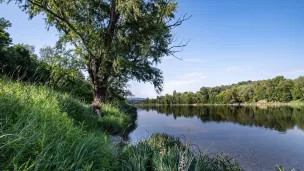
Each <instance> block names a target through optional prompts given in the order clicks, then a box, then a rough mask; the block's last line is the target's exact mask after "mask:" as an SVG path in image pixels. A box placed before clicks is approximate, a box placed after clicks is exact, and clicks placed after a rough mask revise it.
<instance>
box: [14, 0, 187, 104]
mask: <svg viewBox="0 0 304 171" xmlns="http://www.w3.org/2000/svg"><path fill="white" fill-rule="evenodd" d="M16 1H17V2H18V3H19V6H20V7H21V8H22V9H23V10H24V11H25V12H26V13H28V14H29V16H30V18H33V17H34V16H36V15H38V14H45V16H46V20H45V21H46V24H47V26H49V27H50V26H55V27H56V28H57V30H58V31H59V33H60V38H59V41H58V44H66V43H69V44H72V45H73V46H74V47H75V51H76V52H77V54H78V55H79V56H80V57H81V58H82V59H83V60H84V62H85V64H86V69H87V71H88V73H89V76H90V80H91V83H92V87H93V90H94V101H97V102H98V101H99V100H101V101H105V100H106V92H107V91H108V89H110V88H112V89H113V88H115V89H116V91H118V92H121V91H122V90H123V89H124V88H126V86H127V82H128V81H129V80H131V79H134V80H137V81H143V82H150V83H152V84H153V85H154V87H155V90H156V91H157V92H160V91H161V90H162V84H163V76H162V72H161V70H159V69H158V68H157V67H156V65H157V64H158V63H160V62H161V58H162V57H163V56H166V55H174V54H175V53H176V52H179V51H180V50H181V49H180V48H182V47H184V46H186V44H182V43H179V44H177V45H174V42H175V41H176V39H175V38H174V36H173V34H172V29H173V28H175V27H177V26H179V25H181V24H182V23H183V21H185V20H187V19H188V17H187V16H186V15H185V16H183V17H182V18H178V19H177V20H175V21H174V19H175V14H174V13H175V12H176V9H177V3H176V2H174V1H173V0H148V1H146V0H127V1H126V0H110V1H100V0H16Z"/></svg>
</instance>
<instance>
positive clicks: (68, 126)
mask: <svg viewBox="0 0 304 171" xmlns="http://www.w3.org/2000/svg"><path fill="white" fill-rule="evenodd" d="M0 90H1V91H0V170H6V169H7V170H106V169H108V170H112V169H113V166H115V160H114V156H113V154H112V150H113V148H114V147H112V146H111V145H109V143H108V138H107V136H106V135H105V134H104V133H103V132H101V131H97V130H96V131H94V129H93V127H95V126H96V127H97V124H98V122H97V121H95V122H94V117H93V115H91V113H90V111H89V108H87V106H86V105H83V104H81V103H80V102H77V101H73V100H71V99H69V98H68V97H67V96H66V97H64V96H62V97H60V98H59V96H60V95H58V94H57V93H56V92H54V91H52V90H50V89H48V88H46V87H43V86H34V85H25V84H21V83H14V82H11V81H10V80H8V79H1V80H0ZM67 99H68V100H67ZM67 111H69V112H67ZM69 115H70V116H69ZM75 121H76V122H75ZM77 123H81V124H77ZM90 124H93V126H90ZM85 128H90V131H88V129H85Z"/></svg>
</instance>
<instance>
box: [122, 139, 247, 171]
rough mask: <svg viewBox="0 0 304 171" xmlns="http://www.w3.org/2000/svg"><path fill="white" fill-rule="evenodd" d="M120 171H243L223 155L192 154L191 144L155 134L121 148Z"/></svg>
mask: <svg viewBox="0 0 304 171" xmlns="http://www.w3.org/2000/svg"><path fill="white" fill-rule="evenodd" d="M120 169H121V170H129V171H130V170H151V171H154V170H155V171H156V170H167V171H175V170H179V171H188V170H191V171H192V170H193V171H201V170H202V171H205V170H206V171H242V169H241V168H240V167H239V165H238V164H237V163H236V162H235V161H234V160H233V159H230V158H228V157H226V156H224V155H216V156H214V157H210V156H208V155H207V154H203V153H199V154H195V153H194V152H193V150H192V148H191V143H190V141H187V142H186V144H182V143H181V142H180V141H179V139H177V138H174V137H172V136H169V135H167V134H154V135H152V136H151V137H150V138H148V139H147V140H145V141H140V142H138V143H137V144H135V145H133V146H132V145H130V146H127V147H125V148H124V150H123V152H122V161H121V168H120Z"/></svg>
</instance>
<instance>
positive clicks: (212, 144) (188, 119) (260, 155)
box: [130, 106, 304, 171]
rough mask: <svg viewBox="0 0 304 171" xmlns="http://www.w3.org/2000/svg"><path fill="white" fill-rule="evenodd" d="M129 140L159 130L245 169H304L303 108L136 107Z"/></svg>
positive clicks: (137, 138)
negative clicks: (233, 161)
mask: <svg viewBox="0 0 304 171" xmlns="http://www.w3.org/2000/svg"><path fill="white" fill-rule="evenodd" d="M137 124H138V126H137V128H136V130H134V131H133V132H132V133H131V134H130V138H131V140H132V141H133V142H135V141H137V140H142V139H145V138H147V137H148V136H149V135H151V134H153V133H156V132H160V133H168V134H171V135H174V136H177V137H180V138H181V139H182V140H183V139H185V138H184V137H187V138H186V139H188V138H189V139H190V140H191V143H192V144H195V145H197V146H199V147H200V149H201V150H202V151H204V152H206V153H208V154H210V155H213V154H218V153H224V154H225V155H227V156H229V157H232V158H234V159H235V160H237V161H238V162H239V164H240V166H241V167H242V168H244V169H245V170H248V171H251V170H261V171H264V170H265V171H266V170H275V168H276V166H277V165H280V166H284V167H285V169H292V168H295V169H299V170H304V108H292V107H277V108H275V107H262V108H261V107H241V106H200V107H198V106H172V107H167V106H157V107H139V108H138V121H137Z"/></svg>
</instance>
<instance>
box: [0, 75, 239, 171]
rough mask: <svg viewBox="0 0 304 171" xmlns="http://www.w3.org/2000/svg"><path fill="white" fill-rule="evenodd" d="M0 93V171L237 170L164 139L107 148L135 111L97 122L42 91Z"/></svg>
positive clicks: (111, 110) (0, 82) (112, 113)
mask: <svg viewBox="0 0 304 171" xmlns="http://www.w3.org/2000/svg"><path fill="white" fill-rule="evenodd" d="M0 89H1V91H0V170H152V171H154V170H172V171H173V170H241V168H240V167H239V166H238V164H237V163H236V162H235V161H234V160H232V159H230V158H228V157H225V156H222V155H216V156H214V157H210V156H208V155H206V154H202V153H194V152H193V151H192V147H193V146H192V145H191V143H189V141H187V142H186V143H184V144H183V143H181V141H179V139H176V138H174V137H171V136H169V135H165V134H155V135H153V136H152V137H150V138H148V139H147V140H145V141H140V142H138V143H136V144H133V145H132V144H129V145H126V146H124V147H117V146H114V145H112V144H111V143H110V140H109V138H108V134H109V133H111V134H113V133H116V134H118V133H120V134H121V133H122V132H127V131H130V130H131V129H132V128H131V127H132V126H130V125H132V124H134V119H136V115H134V114H133V115H130V114H129V113H132V112H130V111H129V110H131V111H133V112H134V108H126V107H124V106H118V107H117V105H115V106H113V105H103V108H102V113H103V117H102V118H100V119H99V118H98V117H97V116H96V115H95V114H94V113H93V112H92V110H91V108H90V106H89V105H88V104H85V103H82V102H81V101H79V100H77V99H74V98H73V97H71V96H70V95H68V94H60V93H58V92H56V91H53V90H52V89H49V88H47V87H44V86H38V85H29V84H25V83H18V82H12V81H10V80H9V79H5V78H2V79H0ZM126 113H128V114H126Z"/></svg>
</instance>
